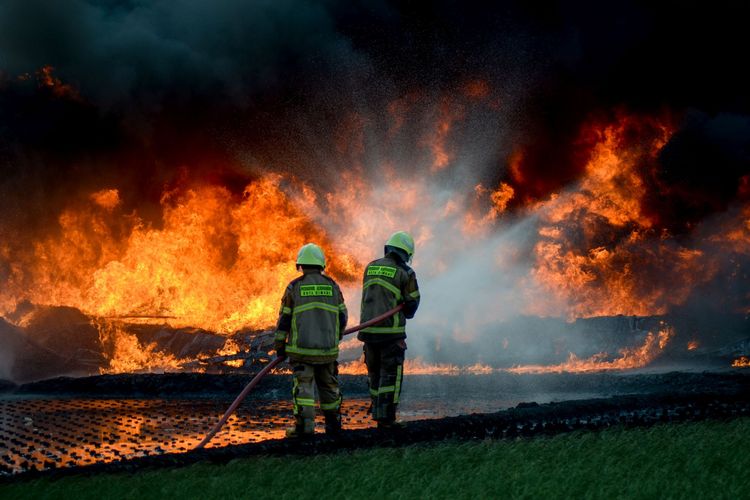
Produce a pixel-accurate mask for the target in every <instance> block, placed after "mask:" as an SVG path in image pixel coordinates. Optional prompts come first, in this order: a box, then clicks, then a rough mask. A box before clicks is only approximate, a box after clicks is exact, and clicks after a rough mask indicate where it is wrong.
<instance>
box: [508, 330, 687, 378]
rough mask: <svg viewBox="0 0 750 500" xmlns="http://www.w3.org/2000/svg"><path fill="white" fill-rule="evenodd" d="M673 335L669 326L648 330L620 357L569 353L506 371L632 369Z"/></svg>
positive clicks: (649, 359)
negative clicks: (563, 358)
mask: <svg viewBox="0 0 750 500" xmlns="http://www.w3.org/2000/svg"><path fill="white" fill-rule="evenodd" d="M673 336H674V332H673V330H672V329H671V328H669V327H667V328H665V329H663V330H661V331H660V332H659V333H658V334H657V335H654V334H653V333H651V332H649V333H648V335H647V336H646V339H645V341H644V343H643V345H641V346H639V347H634V348H625V349H622V350H621V351H620V355H621V357H619V358H617V359H613V360H607V357H608V356H607V353H599V354H595V355H594V356H592V357H590V358H588V359H580V358H578V357H577V356H576V355H575V354H573V353H570V357H569V358H568V361H566V362H564V363H560V364H559V365H551V366H543V365H526V366H515V367H513V368H509V369H508V370H507V371H508V372H510V373H516V374H527V373H582V372H594V371H610V370H632V369H634V368H642V367H644V366H646V365H648V364H649V363H651V362H652V361H653V360H654V359H656V357H657V356H658V355H659V354H660V353H661V351H662V350H663V349H664V347H666V345H667V343H668V342H669V340H670V339H671V338H672V337H673Z"/></svg>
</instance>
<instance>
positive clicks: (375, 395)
mask: <svg viewBox="0 0 750 500" xmlns="http://www.w3.org/2000/svg"><path fill="white" fill-rule="evenodd" d="M370 396H372V397H374V398H376V397H378V390H377V389H372V388H370Z"/></svg>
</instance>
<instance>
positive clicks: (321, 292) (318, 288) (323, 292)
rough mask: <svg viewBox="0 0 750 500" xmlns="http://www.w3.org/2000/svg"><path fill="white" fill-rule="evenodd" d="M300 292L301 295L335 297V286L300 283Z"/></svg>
mask: <svg viewBox="0 0 750 500" xmlns="http://www.w3.org/2000/svg"><path fill="white" fill-rule="evenodd" d="M299 294H300V296H301V297H333V287H332V286H331V285H300V287H299Z"/></svg>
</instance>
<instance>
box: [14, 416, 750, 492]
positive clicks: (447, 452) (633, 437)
mask: <svg viewBox="0 0 750 500" xmlns="http://www.w3.org/2000/svg"><path fill="white" fill-rule="evenodd" d="M748 488H750V418H743V419H738V420H734V421H731V422H703V423H690V424H679V425H664V426H657V427H653V428H648V429H630V430H626V429H613V430H607V431H603V432H599V433H575V434H566V435H561V436H557V437H552V438H536V439H531V440H519V441H513V442H507V441H484V442H464V443H440V444H435V445H422V446H411V447H406V448H399V449H369V450H362V451H357V452H343V453H338V454H332V455H322V456H318V457H286V458H278V457H277V458H250V459H243V460H235V461H233V462H231V463H229V464H227V465H210V464H198V465H194V466H190V467H184V468H177V469H170V470H159V471H151V472H144V473H140V474H136V475H122V474H116V475H98V476H94V477H70V478H63V479H60V480H57V481H49V480H36V481H33V482H26V483H18V484H11V485H6V486H0V498H3V499H6V498H8V499H10V498H34V499H43V498H76V499H86V498H92V499H110V498H133V499H140V498H180V499H188V498H253V499H254V498H258V499H262V498H278V499H282V498H289V499H296V500H299V499H303V498H318V499H329V498H356V499H360V498H405V499H406V498H408V499H411V498H451V499H453V498H471V499H482V498H545V499H549V498H574V499H579V498H691V499H692V498H712V499H713V498H731V499H737V498H748V495H749V494H750V493H748V491H750V490H749V489H748Z"/></svg>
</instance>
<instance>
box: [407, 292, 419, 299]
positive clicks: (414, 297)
mask: <svg viewBox="0 0 750 500" xmlns="http://www.w3.org/2000/svg"><path fill="white" fill-rule="evenodd" d="M409 297H411V298H412V299H416V298H417V297H419V290H414V291H413V292H411V293H410V294H409Z"/></svg>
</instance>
